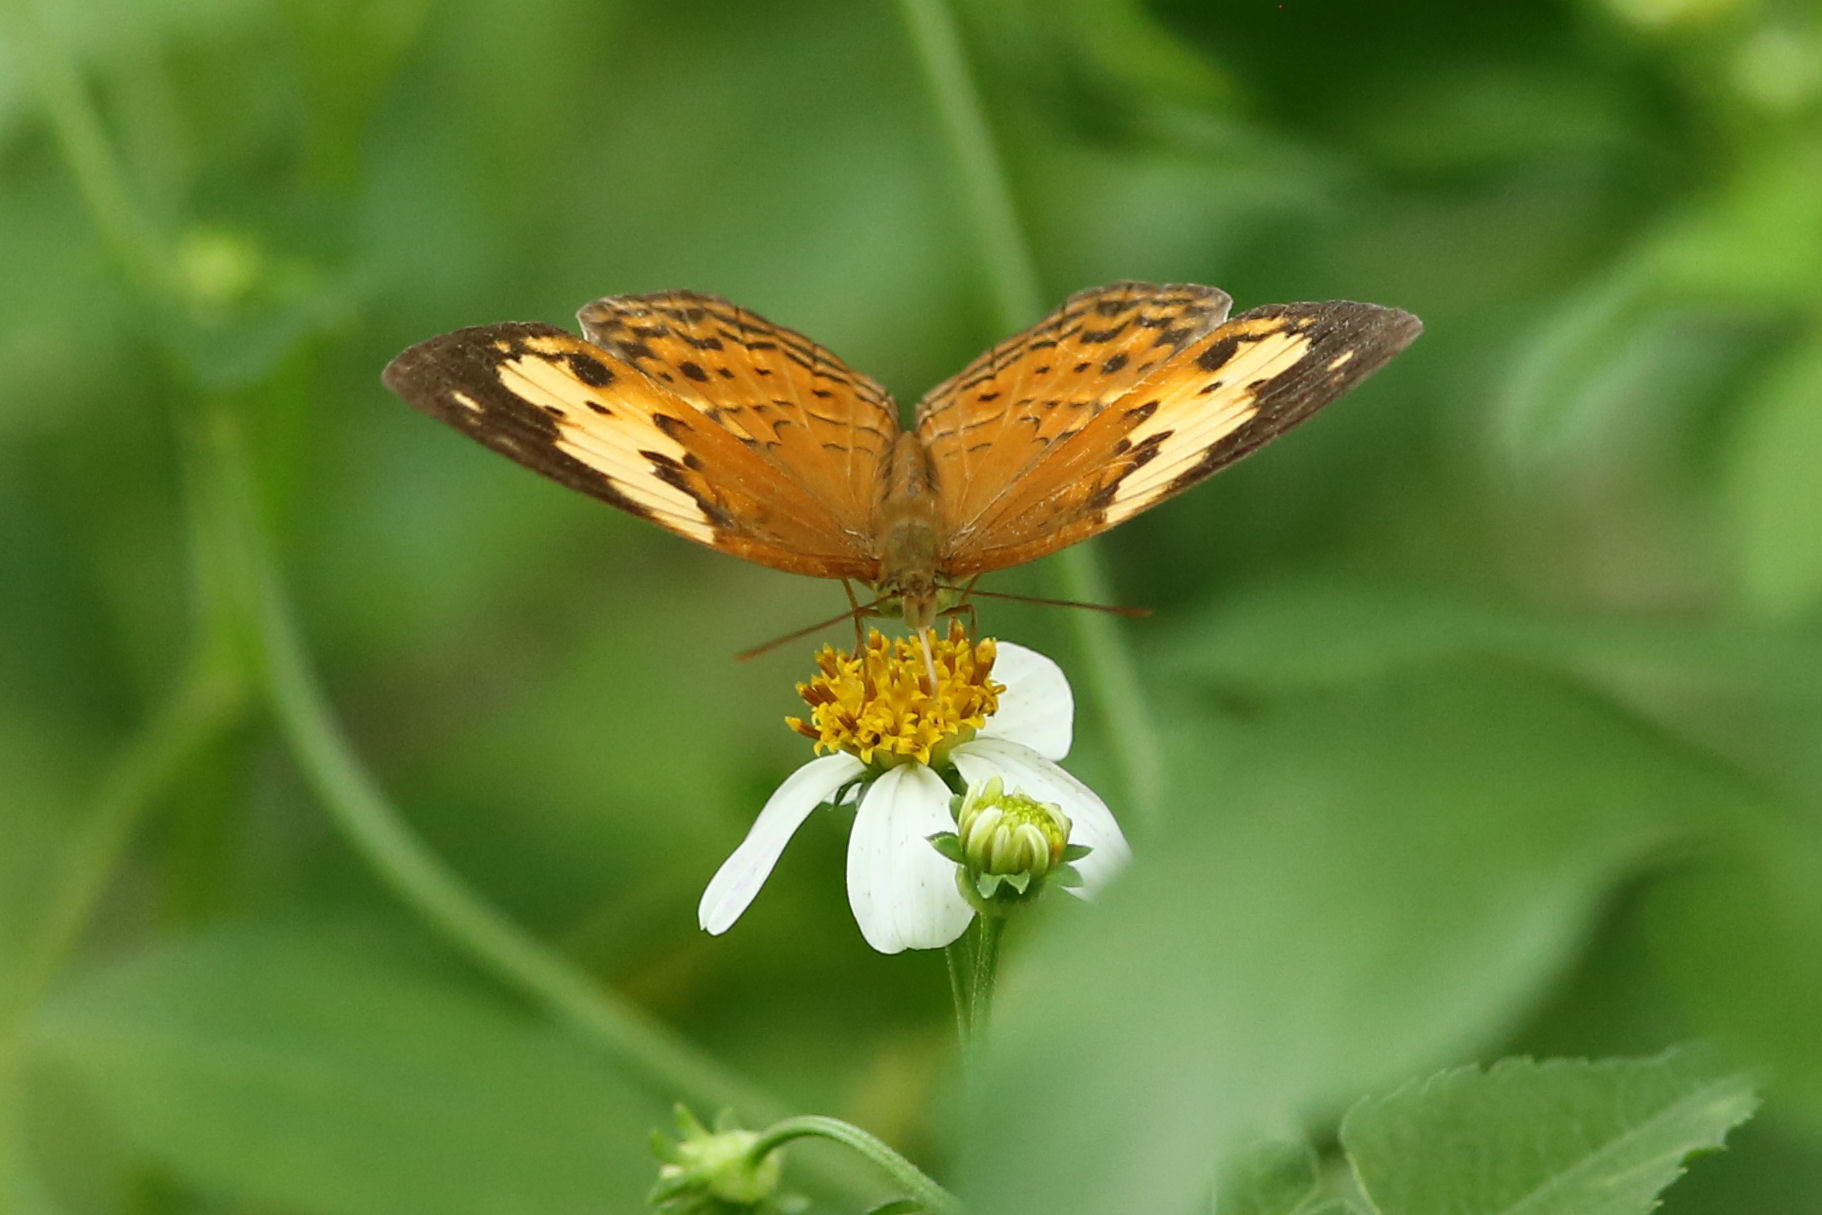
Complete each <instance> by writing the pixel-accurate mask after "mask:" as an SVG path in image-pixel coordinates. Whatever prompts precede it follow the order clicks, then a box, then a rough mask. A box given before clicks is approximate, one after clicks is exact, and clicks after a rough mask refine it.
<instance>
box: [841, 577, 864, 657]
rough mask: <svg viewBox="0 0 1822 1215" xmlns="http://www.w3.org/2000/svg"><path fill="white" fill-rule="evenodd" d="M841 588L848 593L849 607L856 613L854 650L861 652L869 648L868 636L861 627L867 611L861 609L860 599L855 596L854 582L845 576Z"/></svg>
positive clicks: (857, 652)
mask: <svg viewBox="0 0 1822 1215" xmlns="http://www.w3.org/2000/svg"><path fill="white" fill-rule="evenodd" d="M841 589H842V590H844V591H846V592H847V593H848V608H849V610H851V611H852V612H853V613H854V652H855V653H856V654H859V653H860V652H861V651H862V650H864V649H866V648H867V638H866V635H865V634H864V633H863V632H862V631H861V627H860V622H861V619H862V617H863V616H864V615H865V613H864V612H863V611H862V609H861V606H860V600H858V599H856V598H855V597H854V584H853V583H852V582H849V581H848V580H847V579H846V578H843V579H842V580H841Z"/></svg>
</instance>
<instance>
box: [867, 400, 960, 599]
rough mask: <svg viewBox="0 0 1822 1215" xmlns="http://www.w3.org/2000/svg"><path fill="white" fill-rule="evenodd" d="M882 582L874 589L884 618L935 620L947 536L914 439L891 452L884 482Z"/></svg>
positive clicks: (903, 438) (925, 460)
mask: <svg viewBox="0 0 1822 1215" xmlns="http://www.w3.org/2000/svg"><path fill="white" fill-rule="evenodd" d="M874 534H875V535H877V536H878V537H879V578H878V580H877V581H875V582H874V584H873V590H874V592H875V593H876V594H877V595H878V597H879V607H878V610H879V611H880V613H881V614H882V615H887V616H896V615H900V614H902V615H903V616H904V618H905V623H906V624H908V625H910V626H911V628H913V629H916V630H921V629H925V628H928V627H929V626H930V625H931V623H932V622H933V621H934V620H935V619H936V612H937V589H938V588H937V583H936V576H937V570H938V563H939V561H940V559H941V557H942V551H943V535H942V522H941V517H940V515H939V514H938V511H937V497H936V487H935V484H934V483H933V481H932V479H931V476H930V459H929V457H928V456H927V455H926V454H925V453H924V449H923V445H922V444H920V443H919V442H918V441H917V437H916V436H915V435H912V434H908V433H907V434H901V435H899V436H898V438H897V440H896V441H895V442H894V444H893V447H892V458H891V459H890V460H889V461H888V462H887V464H886V468H885V476H884V478H883V479H882V480H881V482H880V498H879V507H878V527H877V529H876V530H875V533H874Z"/></svg>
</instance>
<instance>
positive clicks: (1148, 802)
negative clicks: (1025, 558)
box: [900, 0, 1161, 836]
mask: <svg viewBox="0 0 1822 1215" xmlns="http://www.w3.org/2000/svg"><path fill="white" fill-rule="evenodd" d="M900 7H901V8H902V9H903V11H904V15H905V24H906V25H907V26H908V27H909V29H910V34H911V42H912V45H913V46H914V47H915V48H916V52H917V57H918V62H919V64H920V65H921V67H922V68H923V73H924V77H925V80H926V81H927V83H928V84H929V87H930V94H931V98H932V100H933V101H934V102H935V105H936V110H937V115H938V117H939V119H940V120H941V123H942V127H943V133H944V135H945V137H946V138H947V139H948V142H949V146H950V151H951V153H952V154H953V155H954V157H955V161H956V168H957V171H958V173H959V175H960V178H961V183H962V187H963V190H964V192H965V194H966V195H967V199H968V206H969V209H970V210H971V211H972V213H973V220H974V226H975V229H976V232H977V234H978V236H979V238H980V242H981V247H982V250H983V252H984V254H985V259H986V264H987V272H988V277H989V280H990V283H991V288H992V291H993V297H994V305H995V310H996V313H997V318H998V320H999V322H1000V327H1001V328H1002V329H1004V330H1005V331H1006V332H1009V333H1010V332H1012V331H1013V330H1017V329H1022V328H1024V327H1025V326H1026V325H1029V324H1031V323H1032V322H1033V321H1035V320H1037V319H1038V316H1039V315H1040V314H1041V313H1042V312H1043V306H1044V296H1043V292H1042V291H1041V290H1040V288H1039V285H1038V273H1037V263H1036V261H1035V259H1034V258H1033V257H1032V255H1031V245H1030V241H1029V240H1028V239H1027V237H1026V234H1025V228H1024V225H1023V224H1022V223H1021V222H1020V220H1019V215H1018V209H1017V207H1016V206H1015V205H1014V203H1013V196H1012V188H1011V185H1010V184H1009V182H1008V180H1007V176H1006V170H1005V166H1004V163H1003V162H1002V161H1001V159H1000V155H999V151H998V149H997V148H996V147H995V146H994V142H993V133H992V131H991V130H990V129H989V128H988V125H987V117H986V108H985V107H984V106H983V105H982V104H981V97H980V92H979V90H978V89H977V88H976V87H975V83H974V76H973V73H972V72H971V71H970V69H969V64H968V55H967V50H966V48H965V47H964V46H963V45H962V37H961V31H960V30H959V29H958V28H957V26H956V23H955V17H954V14H952V13H951V12H950V11H949V7H948V5H947V4H946V3H945V2H944V0H901V2H900ZM1051 568H1052V570H1053V572H1054V574H1055V577H1056V580H1057V585H1058V593H1059V594H1060V595H1061V596H1062V597H1063V598H1066V599H1077V600H1081V601H1083V602H1088V603H1106V602H1108V589H1107V578H1106V574H1105V572H1104V571H1103V570H1102V569H1101V565H1100V561H1099V559H1098V558H1097V556H1096V554H1095V550H1094V547H1093V545H1092V544H1078V545H1075V546H1074V547H1072V548H1068V549H1064V550H1063V551H1062V552H1061V553H1059V554H1058V555H1057V556H1056V557H1055V558H1053V559H1052V565H1051ZM1074 624H1075V639H1076V644H1077V645H1078V646H1079V647H1080V648H1081V651H1082V653H1083V654H1084V656H1085V658H1086V662H1087V667H1088V686H1089V687H1090V689H1091V690H1092V692H1093V695H1094V699H1095V701H1096V703H1097V705H1098V708H1099V713H1100V717H1101V719H1102V725H1103V726H1104V728H1105V730H1106V733H1107V737H1108V739H1109V740H1110V741H1111V743H1112V746H1113V752H1114V757H1115V760H1116V761H1117V762H1118V764H1119V766H1120V774H1121V779H1122V782H1123V784H1124V786H1125V793H1126V799H1127V802H1128V804H1129V805H1130V806H1131V808H1132V811H1133V814H1134V821H1133V824H1132V825H1133V828H1134V833H1135V834H1138V835H1141V836H1142V835H1143V834H1144V833H1145V831H1146V830H1148V829H1149V828H1150V826H1151V825H1152V822H1153V820H1154V819H1155V818H1156V816H1157V813H1158V807H1159V773H1160V770H1161V765H1160V762H1159V756H1158V750H1157V744H1156V741H1155V737H1156V736H1155V733H1154V731H1153V730H1152V728H1151V725H1150V722H1149V719H1148V716H1147V714H1146V712H1145V702H1144V698H1143V697H1142V696H1140V694H1139V679H1138V675H1137V674H1136V673H1135V672H1134V669H1133V664H1132V656H1131V654H1129V653H1128V652H1127V649H1126V647H1125V645H1124V644H1123V643H1122V641H1121V639H1120V635H1119V631H1118V630H1117V629H1116V627H1115V625H1114V622H1113V621H1112V620H1111V619H1108V618H1107V617H1105V616H1102V615H1101V614H1100V613H1098V612H1087V611H1077V612H1075V613H1074Z"/></svg>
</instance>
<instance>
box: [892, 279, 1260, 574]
mask: <svg viewBox="0 0 1822 1215" xmlns="http://www.w3.org/2000/svg"><path fill="white" fill-rule="evenodd" d="M1232 303H1233V301H1232V300H1231V299H1230V298H1229V297H1228V295H1227V293H1226V292H1224V291H1220V290H1217V289H1215V288H1213V287H1201V286H1195V285H1185V286H1171V287H1159V286H1154V285H1152V284H1150V283H1113V284H1110V285H1109V286H1106V287H1097V288H1094V289H1093V290H1090V291H1081V292H1078V293H1076V294H1075V295H1072V296H1070V297H1069V299H1068V300H1067V301H1066V302H1065V303H1064V304H1063V306H1062V307H1061V308H1058V309H1057V310H1056V311H1055V312H1052V313H1051V314H1050V315H1049V316H1047V317H1045V318H1044V319H1043V320H1041V321H1039V322H1038V323H1037V324H1036V325H1034V326H1032V327H1031V328H1030V329H1027V330H1026V331H1025V332H1023V333H1021V334H1018V335H1017V336H1015V337H1011V338H1008V339H1007V340H1006V341H1003V342H1001V343H999V344H998V345H996V346H994V347H993V348H992V349H991V350H988V351H987V352H986V353H985V354H983V355H981V356H980V357H979V358H977V359H975V360H974V361H973V362H972V363H970V364H969V365H968V366H967V367H966V368H964V369H963V370H962V371H961V372H960V373H958V374H957V375H954V376H952V377H950V378H949V379H948V380H946V381H944V382H943V383H942V384H939V385H938V386H937V387H935V388H933V389H931V390H930V391H929V392H928V393H927V394H925V396H924V399H923V400H922V401H921V402H920V403H919V404H918V407H917V425H916V430H917V436H918V439H919V440H920V441H921V442H922V443H923V446H924V450H925V452H927V453H928V454H929V457H930V464H931V467H932V469H933V470H934V472H935V476H936V479H937V493H938V495H939V497H940V498H941V499H942V502H943V513H944V516H945V521H946V523H947V525H948V529H949V531H950V534H951V536H952V537H956V536H957V534H958V533H962V534H963V536H964V538H965V534H966V532H967V531H968V529H969V527H970V526H971V525H973V524H975V523H977V521H979V520H980V518H981V517H982V515H983V514H985V513H986V512H988V511H989V510H991V509H992V508H993V507H994V505H995V504H996V503H997V502H998V501H999V500H1000V499H1001V497H1002V496H1003V495H1004V494H1006V493H1007V491H1008V490H1010V489H1011V487H1012V486H1014V485H1016V484H1018V483H1019V481H1020V480H1021V479H1022V478H1023V477H1024V476H1025V475H1026V474H1027V473H1029V472H1030V471H1031V470H1032V469H1033V468H1034V467H1035V466H1036V465H1037V464H1038V463H1039V462H1040V461H1041V460H1043V459H1044V458H1045V455H1046V453H1047V452H1048V450H1049V448H1050V447H1051V445H1052V444H1054V443H1056V442H1057V441H1058V440H1062V439H1068V438H1071V437H1073V436H1074V435H1076V434H1078V433H1079V432H1080V431H1081V429H1082V427H1083V426H1085V425H1086V424H1087V423H1088V422H1089V420H1090V419H1092V418H1093V417H1094V416H1095V415H1096V414H1098V413H1100V412H1101V411H1102V410H1103V409H1106V408H1107V407H1108V406H1109V405H1110V404H1111V403H1113V402H1114V401H1117V400H1119V399H1120V398H1122V397H1123V396H1124V395H1125V394H1126V393H1127V392H1129V391H1131V390H1132V388H1133V386H1134V385H1136V384H1139V383H1142V382H1143V381H1144V380H1146V379H1147V378H1149V377H1150V376H1151V375H1152V374H1153V373H1154V372H1156V371H1157V370H1158V368H1159V367H1160V366H1161V365H1162V364H1163V363H1164V362H1165V361H1166V360H1168V359H1169V358H1170V357H1171V356H1173V355H1175V354H1176V353H1177V352H1179V351H1181V350H1182V349H1183V348H1184V347H1185V346H1187V345H1188V344H1189V343H1191V342H1194V341H1196V340H1197V339H1199V338H1201V337H1203V336H1205V335H1207V334H1208V333H1210V332H1212V331H1213V330H1214V328H1215V326H1217V325H1219V324H1220V323H1221V322H1222V321H1223V320H1224V319H1226V317H1227V310H1228V308H1229V307H1230V306H1231V305H1232Z"/></svg>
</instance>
